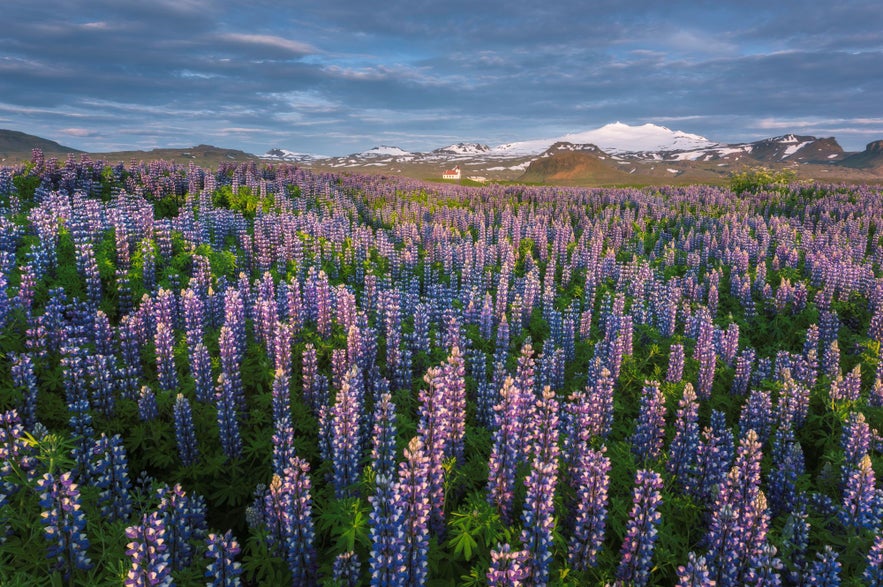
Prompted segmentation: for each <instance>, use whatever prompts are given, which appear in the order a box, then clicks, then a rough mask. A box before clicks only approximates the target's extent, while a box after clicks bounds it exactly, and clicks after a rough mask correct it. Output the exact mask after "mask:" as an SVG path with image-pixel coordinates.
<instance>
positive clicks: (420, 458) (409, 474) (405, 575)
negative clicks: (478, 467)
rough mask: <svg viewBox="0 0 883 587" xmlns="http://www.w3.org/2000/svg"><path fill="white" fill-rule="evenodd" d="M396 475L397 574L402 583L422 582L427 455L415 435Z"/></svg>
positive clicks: (426, 526)
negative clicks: (397, 513)
mask: <svg viewBox="0 0 883 587" xmlns="http://www.w3.org/2000/svg"><path fill="white" fill-rule="evenodd" d="M404 456H405V461H404V462H403V463H400V464H399V479H398V481H397V482H396V484H395V486H394V487H393V495H394V501H393V508H395V509H397V510H399V511H400V512H401V516H402V520H401V526H400V527H401V529H402V530H401V531H402V534H403V536H402V540H401V541H400V544H399V546H400V548H401V551H400V552H401V555H397V556H399V557H400V558H401V561H402V563H401V567H400V568H399V575H400V576H401V581H402V583H403V584H404V585H408V586H412V585H413V586H417V585H423V584H424V582H425V581H426V576H427V573H428V570H429V569H428V567H427V558H426V557H427V554H428V552H429V515H430V507H431V506H430V502H429V499H430V495H429V483H428V477H429V457H428V456H427V455H426V453H425V451H424V447H423V443H422V442H421V441H420V439H419V438H418V437H416V436H415V437H414V438H412V439H411V442H409V443H408V447H407V448H406V449H405V454H404Z"/></svg>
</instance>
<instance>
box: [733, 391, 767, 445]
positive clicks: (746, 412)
mask: <svg viewBox="0 0 883 587" xmlns="http://www.w3.org/2000/svg"><path fill="white" fill-rule="evenodd" d="M773 417H774V414H773V401H772V399H771V398H770V393H769V392H768V391H764V390H760V389H753V390H751V394H750V395H749V396H748V401H747V402H745V405H744V406H742V413H741V414H740V415H739V437H740V438H744V437H745V435H746V434H748V431H749V430H754V431H755V432H756V433H757V439H758V440H759V441H760V443H761V444H766V441H767V440H768V439H769V436H770V430H771V429H772V427H773Z"/></svg>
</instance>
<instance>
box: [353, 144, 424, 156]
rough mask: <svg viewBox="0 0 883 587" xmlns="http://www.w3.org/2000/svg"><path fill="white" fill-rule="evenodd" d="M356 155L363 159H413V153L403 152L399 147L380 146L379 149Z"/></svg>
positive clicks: (375, 148)
mask: <svg viewBox="0 0 883 587" xmlns="http://www.w3.org/2000/svg"><path fill="white" fill-rule="evenodd" d="M358 155H361V156H363V157H413V156H414V153H411V152H410V151H405V150H404V149H400V148H399V147H390V146H388V145H381V146H379V147H374V148H373V149H368V150H367V151H362V152H361V153H358Z"/></svg>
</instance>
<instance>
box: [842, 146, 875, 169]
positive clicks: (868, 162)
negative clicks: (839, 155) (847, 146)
mask: <svg viewBox="0 0 883 587" xmlns="http://www.w3.org/2000/svg"><path fill="white" fill-rule="evenodd" d="M839 163H840V165H842V166H844V167H851V168H854V169H874V170H878V171H883V141H874V142H872V143H868V146H867V147H865V150H864V151H862V152H861V153H854V154H852V155H849V156H848V157H846V158H844V159H843V160H842V161H840V162H839Z"/></svg>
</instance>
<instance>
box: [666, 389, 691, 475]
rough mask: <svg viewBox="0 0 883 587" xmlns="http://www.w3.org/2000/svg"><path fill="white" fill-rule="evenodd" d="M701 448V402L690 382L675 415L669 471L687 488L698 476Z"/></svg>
mask: <svg viewBox="0 0 883 587" xmlns="http://www.w3.org/2000/svg"><path fill="white" fill-rule="evenodd" d="M698 450H699V404H698V402H697V399H696V393H695V392H694V391H693V386H692V385H691V384H690V383H687V385H686V386H685V387H684V395H683V397H682V398H681V400H680V401H679V402H678V411H677V415H676V416H675V436H674V438H673V439H672V441H671V446H670V447H669V451H668V452H669V456H668V463H667V464H666V468H667V469H668V472H669V473H671V474H672V475H674V476H675V479H677V482H678V483H679V484H680V485H681V487H684V488H685V489H688V490H689V488H690V484H691V483H692V482H693V481H694V480H695V478H696V458H697V453H698Z"/></svg>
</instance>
